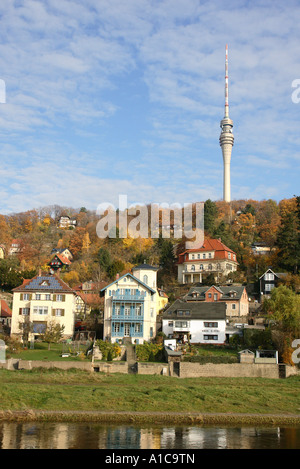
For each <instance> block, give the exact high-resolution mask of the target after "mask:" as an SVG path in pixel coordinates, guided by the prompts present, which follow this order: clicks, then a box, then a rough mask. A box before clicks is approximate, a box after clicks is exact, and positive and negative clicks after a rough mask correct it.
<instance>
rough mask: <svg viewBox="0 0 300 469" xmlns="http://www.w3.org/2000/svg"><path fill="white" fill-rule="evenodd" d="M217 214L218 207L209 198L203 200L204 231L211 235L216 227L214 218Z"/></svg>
mask: <svg viewBox="0 0 300 469" xmlns="http://www.w3.org/2000/svg"><path fill="white" fill-rule="evenodd" d="M217 216H218V208H217V206H216V204H215V203H214V202H212V201H211V200H210V199H208V200H206V202H204V231H205V232H206V233H208V234H210V235H213V233H214V230H215V227H216V219H217Z"/></svg>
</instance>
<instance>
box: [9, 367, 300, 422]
mask: <svg viewBox="0 0 300 469" xmlns="http://www.w3.org/2000/svg"><path fill="white" fill-rule="evenodd" d="M299 387H300V376H293V377H290V378H288V379H282V380H281V379H280V380H272V379H264V378H188V379H178V378H172V377H166V376H147V375H144V376H143V375H123V374H114V375H106V374H101V373H88V372H84V371H78V370H74V369H73V370H69V371H61V370H45V369H34V370H30V371H27V370H18V371H8V370H4V369H0V392H1V401H0V419H1V418H2V419H3V418H8V417H9V416H10V418H13V416H14V415H15V416H19V417H20V415H23V417H24V416H25V415H27V417H28V418H30V415H31V418H33V415H34V412H36V411H39V412H41V411H42V412H44V414H43V415H44V417H43V418H47V415H48V416H50V415H52V417H53V416H54V414H56V415H57V417H58V416H59V415H60V418H62V416H64V418H65V419H66V420H68V419H71V418H72V412H74V413H76V412H77V413H78V415H81V418H82V416H84V413H86V415H87V416H88V414H89V413H90V416H91V415H92V414H93V415H94V414H95V413H99V415H100V414H101V415H102V416H104V415H106V416H107V418H109V416H110V417H112V415H115V417H114V418H116V416H117V415H119V416H120V418H122V416H123V417H124V414H127V415H128V414H130V413H131V418H133V415H135V416H138V415H139V416H140V415H141V414H144V415H147V414H148V415H149V418H150V414H151V413H152V415H154V417H155V415H156V416H158V415H159V414H156V413H161V416H166V418H167V415H168V414H173V416H174V414H177V415H178V416H180V415H182V414H184V415H187V414H189V413H192V414H193V413H201V414H205V415H209V414H210V415H211V416H213V415H214V416H216V415H217V414H224V413H226V414H228V415H231V416H234V415H236V416H237V415H241V414H245V418H247V415H248V416H249V417H250V415H251V414H259V415H260V416H261V417H263V416H266V415H267V414H273V415H275V414H276V415H277V416H287V415H290V416H292V415H295V414H298V418H299V416H300V395H299ZM1 411H2V412H1ZM6 411H9V412H8V413H7V412H6ZM22 413H23V414H22ZM35 415H36V416H37V415H38V413H36V414H35ZM74 415H75V414H74ZM299 422H300V420H299Z"/></svg>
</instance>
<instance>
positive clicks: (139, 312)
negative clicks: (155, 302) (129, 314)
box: [135, 306, 142, 316]
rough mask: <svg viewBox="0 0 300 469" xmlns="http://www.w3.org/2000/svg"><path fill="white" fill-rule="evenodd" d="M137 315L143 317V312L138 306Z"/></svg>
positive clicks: (136, 308)
mask: <svg viewBox="0 0 300 469" xmlns="http://www.w3.org/2000/svg"><path fill="white" fill-rule="evenodd" d="M135 314H136V315H137V316H141V315H142V310H141V307H140V306H136V307H135Z"/></svg>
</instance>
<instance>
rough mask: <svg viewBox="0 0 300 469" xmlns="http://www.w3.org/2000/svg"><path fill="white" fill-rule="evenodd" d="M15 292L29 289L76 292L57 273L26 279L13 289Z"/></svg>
mask: <svg viewBox="0 0 300 469" xmlns="http://www.w3.org/2000/svg"><path fill="white" fill-rule="evenodd" d="M12 291H13V292H27V291H44V292H53V291H57V292H61V293H63V292H64V293H74V294H76V293H75V291H74V290H73V289H72V288H71V287H69V285H67V284H66V283H65V282H64V281H63V280H61V278H59V277H58V276H56V275H36V276H35V277H33V278H32V279H30V280H26V281H25V282H23V283H22V285H20V286H19V287H16V288H14V289H13V290H12Z"/></svg>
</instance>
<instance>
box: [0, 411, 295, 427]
mask: <svg viewBox="0 0 300 469" xmlns="http://www.w3.org/2000/svg"><path fill="white" fill-rule="evenodd" d="M33 421H36V422H89V423H92V422H93V423H103V424H117V425H119V424H127V425H128V424H129V425H134V424H136V425H139V424H144V425H145V424H146V425H150V424H151V425H162V424H163V425H189V426H190V425H226V426H228V425H237V424H238V425H256V426H257V425H259V426H262V425H263V426H266V425H267V426H270V425H271V426H273V425H275V426H300V414H296V415H295V414H238V413H234V414H233V413H199V412H182V413H181V412H114V411H111V412H107V411H105V412H98V411H45V410H43V411H42V410H35V409H27V410H23V411H11V410H2V411H0V422H24V423H25V422H33Z"/></svg>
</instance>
